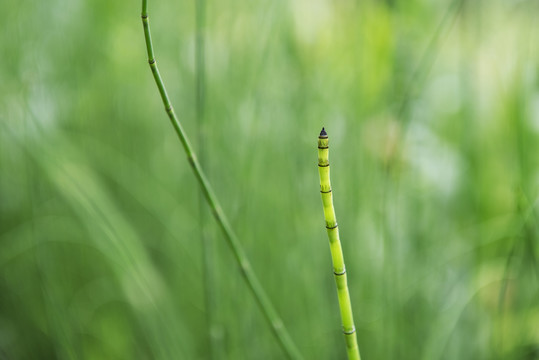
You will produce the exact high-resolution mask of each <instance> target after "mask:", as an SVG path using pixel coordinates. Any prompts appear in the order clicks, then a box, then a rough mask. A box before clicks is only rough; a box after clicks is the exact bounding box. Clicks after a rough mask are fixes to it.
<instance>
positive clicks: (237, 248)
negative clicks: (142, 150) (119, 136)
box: [141, 0, 302, 359]
mask: <svg viewBox="0 0 539 360" xmlns="http://www.w3.org/2000/svg"><path fill="white" fill-rule="evenodd" d="M141 16H142V24H143V27H144V37H145V40H146V50H147V52H148V63H149V64H150V68H151V70H152V74H153V77H154V80H155V83H156V85H157V88H158V90H159V94H160V95H161V99H162V100H163V105H164V106H165V111H166V113H167V115H168V117H169V119H170V122H171V123H172V126H173V127H174V130H175V131H176V134H177V135H178V137H179V138H180V141H181V143H182V145H183V148H184V150H185V154H186V155H187V160H188V161H189V164H190V165H191V168H192V169H193V172H194V174H195V176H196V179H197V181H198V183H199V184H200V187H201V188H202V192H203V193H204V197H205V198H206V201H207V202H208V204H209V206H210V208H211V210H212V213H213V215H214V217H215V219H216V220H217V223H218V224H219V227H220V228H221V230H222V231H223V234H224V236H225V239H226V241H227V243H228V245H229V246H230V249H231V250H232V253H233V254H234V258H235V260H236V262H237V263H238V266H239V268H240V270H241V274H242V276H243V278H244V280H245V282H246V283H247V285H248V287H249V289H250V290H251V292H252V294H253V296H254V298H255V299H256V301H257V303H258V305H259V307H260V309H261V310H262V313H263V314H264V316H265V318H266V320H267V321H268V324H269V326H270V327H271V329H272V331H273V334H274V335H275V337H276V338H277V340H278V342H279V344H280V345H281V347H282V349H283V350H284V352H285V353H286V355H287V357H288V358H290V359H301V358H302V357H301V355H300V353H299V351H298V350H297V348H296V346H295V344H294V342H293V341H292V338H291V337H290V335H289V334H288V332H287V330H286V328H285V327H284V325H283V322H282V320H281V319H280V318H279V316H278V315H277V311H276V310H275V308H274V307H273V304H272V303H271V301H270V299H269V297H268V295H267V294H266V292H265V291H264V289H263V288H262V285H261V284H260V281H259V280H258V278H257V276H256V275H255V273H254V271H253V269H252V267H251V264H250V262H249V260H248V259H247V256H246V254H245V251H244V250H243V247H242V246H241V243H240V242H239V240H238V238H237V237H236V235H235V234H234V232H233V231H232V228H231V227H230V224H229V222H228V220H227V218H226V217H225V214H224V213H223V210H222V208H221V205H220V204H219V201H218V200H217V197H216V196H215V194H214V192H213V190H212V188H211V186H210V183H209V182H208V180H207V179H206V176H205V175H204V172H203V171H202V168H201V166H200V163H199V161H198V160H197V158H196V155H195V153H194V152H193V150H192V147H191V144H190V142H189V139H188V138H187V135H186V133H185V131H184V130H183V128H182V125H181V123H180V121H179V120H178V117H177V116H176V113H175V112H174V110H173V108H172V105H171V103H170V99H169V97H168V95H167V91H166V89H165V85H164V83H163V80H162V78H161V75H160V74H159V69H158V68H157V63H156V60H155V55H154V50H153V45H152V39H151V34H150V22H149V18H148V1H147V0H142V14H141Z"/></svg>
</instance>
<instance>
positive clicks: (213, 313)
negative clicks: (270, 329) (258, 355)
mask: <svg viewBox="0 0 539 360" xmlns="http://www.w3.org/2000/svg"><path fill="white" fill-rule="evenodd" d="M195 20H196V41H195V72H196V83H195V93H196V119H197V135H198V156H199V161H200V164H201V165H202V166H204V165H205V164H206V151H205V150H206V149H205V145H206V144H205V143H206V129H207V126H206V52H205V50H206V46H205V26H206V0H195ZM198 200H199V201H198V204H199V205H198V206H199V212H198V214H199V222H200V227H199V231H200V241H201V243H202V263H203V268H204V295H205V296H204V300H205V309H206V326H207V329H208V334H207V335H208V349H209V354H210V355H209V358H210V359H220V358H221V350H220V346H219V345H220V340H221V337H222V335H221V334H222V330H221V327H220V325H219V323H218V320H217V304H216V291H217V287H216V284H217V280H216V274H217V273H216V257H215V253H214V244H213V238H212V236H211V235H212V234H210V226H209V224H208V218H207V212H206V211H207V209H206V199H205V198H204V193H203V192H202V191H200V192H199V197H198Z"/></svg>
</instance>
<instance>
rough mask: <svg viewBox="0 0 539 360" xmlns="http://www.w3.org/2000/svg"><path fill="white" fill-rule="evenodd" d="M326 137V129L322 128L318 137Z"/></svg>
mask: <svg viewBox="0 0 539 360" xmlns="http://www.w3.org/2000/svg"><path fill="white" fill-rule="evenodd" d="M322 136H323V137H327V136H328V133H327V132H326V129H325V128H322V131H320V137H322Z"/></svg>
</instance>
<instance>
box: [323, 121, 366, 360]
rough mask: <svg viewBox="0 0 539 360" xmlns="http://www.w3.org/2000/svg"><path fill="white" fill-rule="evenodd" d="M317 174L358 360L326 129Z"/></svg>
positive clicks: (349, 338)
mask: <svg viewBox="0 0 539 360" xmlns="http://www.w3.org/2000/svg"><path fill="white" fill-rule="evenodd" d="M318 173H319V174H320V194H321V195H322V205H323V206H324V218H325V219H326V230H327V233H328V238H329V248H330V250H331V258H332V261H333V274H334V275H335V283H336V284H337V295H338V297H339V307H340V309H341V319H342V324H343V333H344V339H345V341H346V349H347V352H348V359H351V360H352V359H354V360H359V359H360V356H359V347H358V344H357V337H356V327H355V326H354V317H353V315H352V304H351V302H350V293H349V292H348V282H347V280H346V267H345V265H344V257H343V254H342V248H341V240H340V239H339V229H338V227H337V218H336V217H335V209H334V208H333V196H332V193H331V182H330V179H329V139H328V134H327V133H326V131H325V129H324V128H322V131H321V132H320V136H319V137H318Z"/></svg>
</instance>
